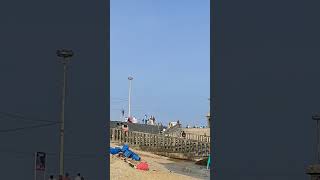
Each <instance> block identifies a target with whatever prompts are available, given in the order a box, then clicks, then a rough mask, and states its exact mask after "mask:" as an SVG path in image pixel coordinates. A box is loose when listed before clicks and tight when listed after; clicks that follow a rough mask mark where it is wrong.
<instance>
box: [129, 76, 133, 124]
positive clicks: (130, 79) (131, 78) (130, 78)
mask: <svg viewBox="0 0 320 180" xmlns="http://www.w3.org/2000/svg"><path fill="white" fill-rule="evenodd" d="M128 80H129V98H128V99H129V102H128V103H129V105H128V106H129V107H128V109H129V110H128V118H130V117H131V81H132V80H133V77H131V76H130V77H128Z"/></svg>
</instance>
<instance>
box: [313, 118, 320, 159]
mask: <svg viewBox="0 0 320 180" xmlns="http://www.w3.org/2000/svg"><path fill="white" fill-rule="evenodd" d="M312 119H313V120H316V121H317V163H318V164H320V134H319V133H320V126H319V125H320V124H319V120H320V115H319V114H315V115H313V116H312Z"/></svg>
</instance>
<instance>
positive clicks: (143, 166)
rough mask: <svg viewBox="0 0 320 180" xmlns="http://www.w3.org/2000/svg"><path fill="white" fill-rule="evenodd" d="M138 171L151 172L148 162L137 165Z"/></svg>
mask: <svg viewBox="0 0 320 180" xmlns="http://www.w3.org/2000/svg"><path fill="white" fill-rule="evenodd" d="M137 169H140V170H144V171H147V170H149V165H148V164H147V163H146V162H141V163H139V164H138V165H137Z"/></svg>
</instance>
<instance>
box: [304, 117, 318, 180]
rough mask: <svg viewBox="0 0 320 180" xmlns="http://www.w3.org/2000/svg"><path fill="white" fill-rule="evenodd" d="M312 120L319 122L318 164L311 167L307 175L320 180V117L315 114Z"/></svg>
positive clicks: (313, 179) (312, 179)
mask: <svg viewBox="0 0 320 180" xmlns="http://www.w3.org/2000/svg"><path fill="white" fill-rule="evenodd" d="M312 119H313V120H315V121H317V163H316V164H313V165H310V166H309V167H308V168H307V170H306V174H309V175H310V177H311V180H319V179H320V134H319V133H320V126H319V125H320V124H319V120H320V115H319V114H315V115H313V116H312Z"/></svg>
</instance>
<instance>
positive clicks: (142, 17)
mask: <svg viewBox="0 0 320 180" xmlns="http://www.w3.org/2000/svg"><path fill="white" fill-rule="evenodd" d="M209 2H210V1H209V0H175V1H172V0H171V1H170V0H137V1H132V0H111V23H110V31H111V33H110V38H111V42H110V47H111V52H110V53H111V55H110V65H111V66H110V73H111V74H110V75H111V78H110V80H111V82H110V86H111V89H110V90H111V94H110V97H111V102H110V103H111V104H110V105H111V111H110V113H111V120H117V119H119V118H120V116H121V109H122V108H124V109H125V113H126V114H127V113H128V102H127V101H126V100H127V99H128V86H129V85H128V79H127V77H128V76H129V75H131V76H133V77H134V80H133V82H132V96H131V97H132V108H131V114H132V115H134V116H136V117H137V118H142V117H143V116H144V114H148V115H154V116H155V117H156V119H157V121H158V122H159V121H160V122H162V123H164V124H167V123H168V122H170V121H175V120H180V121H181V122H182V123H183V125H186V124H189V125H206V118H205V115H206V114H207V112H208V111H209V101H208V97H210V40H209V39H210V11H209V10H210V8H209Z"/></svg>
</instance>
